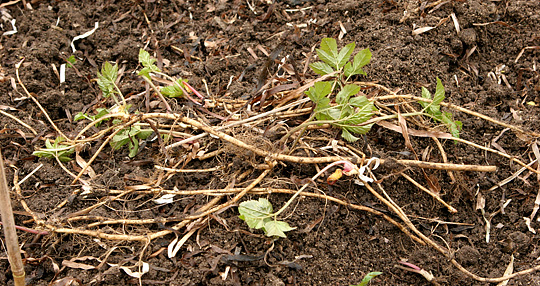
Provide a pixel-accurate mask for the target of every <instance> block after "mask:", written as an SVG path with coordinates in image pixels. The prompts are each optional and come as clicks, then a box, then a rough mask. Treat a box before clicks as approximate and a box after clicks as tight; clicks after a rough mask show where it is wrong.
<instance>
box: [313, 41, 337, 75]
mask: <svg viewBox="0 0 540 286" xmlns="http://www.w3.org/2000/svg"><path fill="white" fill-rule="evenodd" d="M317 55H318V56H319V59H321V61H323V62H325V63H327V64H329V65H330V66H331V67H333V68H334V69H338V68H337V65H336V62H337V55H338V50H337V43H336V40H335V39H332V38H324V39H322V40H321V48H320V49H317Z"/></svg>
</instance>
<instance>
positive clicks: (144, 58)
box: [138, 49, 161, 79]
mask: <svg viewBox="0 0 540 286" xmlns="http://www.w3.org/2000/svg"><path fill="white" fill-rule="evenodd" d="M155 62H156V59H154V58H152V57H151V56H150V53H148V52H147V51H145V50H144V49H139V63H141V65H142V66H143V69H141V71H139V73H138V74H139V75H140V76H144V77H146V78H148V79H151V78H150V73H151V72H161V70H160V69H159V68H158V67H157V66H156V65H154V63H155Z"/></svg>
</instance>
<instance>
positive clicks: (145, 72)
mask: <svg viewBox="0 0 540 286" xmlns="http://www.w3.org/2000/svg"><path fill="white" fill-rule="evenodd" d="M155 62H156V59H154V58H153V57H152V56H150V53H148V52H147V51H145V50H143V49H140V50H139V63H141V65H142V66H143V68H142V69H141V71H139V75H140V76H142V77H143V79H144V80H145V81H146V82H147V83H148V84H149V85H150V86H151V87H152V88H153V89H154V90H155V91H156V93H157V94H158V95H159V96H160V98H162V100H163V101H164V102H165V104H167V103H166V101H165V98H164V97H163V96H167V97H170V98H174V97H180V98H186V99H188V100H189V101H192V102H193V103H195V104H197V105H202V104H201V103H199V102H197V101H196V100H194V99H193V98H192V97H190V96H189V94H188V93H187V92H186V89H189V90H191V91H192V92H193V93H195V95H197V96H198V97H199V98H201V99H202V100H204V97H203V96H202V95H201V94H200V93H199V92H198V91H196V90H195V89H194V88H193V87H192V86H191V85H189V84H188V80H187V79H182V78H179V79H174V78H172V77H171V76H169V75H167V74H165V73H163V72H161V70H160V69H159V68H158V67H157V66H156V65H155V64H154V63H155ZM152 73H153V74H157V75H160V76H162V77H164V78H166V79H168V80H170V81H172V85H169V86H165V87H162V88H161V89H158V87H157V86H156V85H155V84H154V83H153V82H152V77H151V74H152Z"/></svg>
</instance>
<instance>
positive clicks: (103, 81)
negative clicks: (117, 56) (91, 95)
mask: <svg viewBox="0 0 540 286" xmlns="http://www.w3.org/2000/svg"><path fill="white" fill-rule="evenodd" d="M97 76H98V86H99V89H101V92H103V96H104V97H110V96H111V95H112V94H113V93H115V92H116V90H115V88H114V84H115V82H116V79H117V78H118V64H114V66H113V65H111V63H110V62H105V63H103V66H102V67H101V73H100V72H98V73H97Z"/></svg>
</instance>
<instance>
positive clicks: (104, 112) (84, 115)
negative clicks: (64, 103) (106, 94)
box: [73, 108, 109, 127]
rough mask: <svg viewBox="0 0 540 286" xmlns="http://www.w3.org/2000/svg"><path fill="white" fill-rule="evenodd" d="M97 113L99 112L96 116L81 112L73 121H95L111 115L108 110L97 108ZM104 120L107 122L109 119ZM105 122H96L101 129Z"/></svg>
mask: <svg viewBox="0 0 540 286" xmlns="http://www.w3.org/2000/svg"><path fill="white" fill-rule="evenodd" d="M96 112H97V113H96V115H88V113H82V112H79V113H77V114H76V115H75V116H74V117H73V120H75V121H79V120H83V119H88V120H90V121H95V120H97V119H100V118H101V117H103V116H105V115H107V114H109V110H108V109H107V108H96ZM103 120H105V121H107V120H109V119H108V118H106V119H103ZM103 120H100V121H98V122H96V124H95V126H96V127H99V126H100V125H101V123H103Z"/></svg>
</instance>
